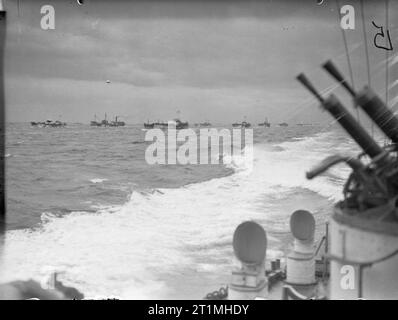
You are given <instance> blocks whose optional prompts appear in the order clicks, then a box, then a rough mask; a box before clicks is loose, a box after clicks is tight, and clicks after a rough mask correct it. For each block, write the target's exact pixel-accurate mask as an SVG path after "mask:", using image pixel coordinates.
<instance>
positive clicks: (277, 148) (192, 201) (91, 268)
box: [1, 123, 358, 299]
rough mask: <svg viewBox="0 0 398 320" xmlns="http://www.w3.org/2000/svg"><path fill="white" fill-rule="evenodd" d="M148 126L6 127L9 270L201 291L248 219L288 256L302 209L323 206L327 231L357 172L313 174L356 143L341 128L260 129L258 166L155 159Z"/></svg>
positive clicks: (182, 293) (164, 290) (211, 285)
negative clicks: (151, 160) (292, 219)
mask: <svg viewBox="0 0 398 320" xmlns="http://www.w3.org/2000/svg"><path fill="white" fill-rule="evenodd" d="M144 135H145V131H144V130H142V128H141V126H126V127H120V128H92V127H89V126H87V125H79V124H74V125H69V126H68V127H66V128H32V127H30V126H29V125H28V124H22V123H20V124H10V125H9V126H7V136H6V154H7V155H6V156H7V158H6V159H7V162H6V183H7V186H6V187H7V214H8V221H7V228H8V231H7V234H6V245H5V248H4V254H3V263H2V267H1V268H2V272H1V277H2V279H3V280H10V279H28V278H33V279H37V280H39V281H41V280H42V279H43V277H45V276H46V272H48V270H57V271H58V272H61V276H60V278H61V280H62V281H63V282H64V283H65V284H66V285H68V286H74V287H76V288H77V289H79V290H81V291H82V292H83V293H85V295H86V296H87V297H99V296H101V297H111V296H112V297H120V298H132V299H145V298H152V299H174V298H175V299H181V298H184V299H195V298H199V299H200V298H202V297H203V296H204V295H205V294H206V293H207V292H209V291H213V290H215V289H217V288H219V287H220V286H221V285H223V284H226V283H227V282H228V281H229V278H230V274H231V270H232V266H233V264H234V263H235V262H234V260H233V250H232V246H231V243H232V235H233V232H234V229H235V228H236V226H237V225H238V224H239V223H241V222H243V221H245V220H255V221H257V222H258V223H260V224H261V225H262V226H263V227H264V228H265V230H266V231H267V236H268V251H267V256H268V257H277V256H283V254H284V250H285V248H286V247H287V245H288V244H289V242H290V241H291V236H290V234H289V232H288V231H289V216H290V214H291V213H292V212H293V211H295V210H297V209H307V210H310V211H311V212H312V213H313V214H314V215H315V218H316V221H317V227H318V235H320V234H321V233H322V232H323V230H324V229H323V228H324V222H325V220H326V219H327V217H328V215H329V214H330V212H331V206H332V204H333V202H335V201H336V200H338V199H340V198H341V192H342V185H343V183H344V180H345V178H346V177H347V176H348V174H349V170H348V168H346V167H344V166H339V167H336V168H334V169H333V170H331V171H330V172H328V173H327V174H325V175H324V176H322V177H319V178H317V179H315V180H311V181H309V180H307V179H306V178H305V171H306V170H308V169H310V168H311V167H312V166H313V165H315V164H316V163H317V162H319V161H321V160H322V159H323V158H325V157H326V156H328V155H331V154H335V153H343V154H344V153H346V154H347V153H348V154H355V153H356V152H357V151H358V148H357V147H356V146H355V145H354V144H353V143H352V141H351V140H350V139H349V138H348V137H347V136H346V135H345V134H344V133H342V132H341V131H339V130H337V129H334V128H322V127H311V126H303V127H301V126H289V127H287V128H281V127H273V128H269V129H268V128H254V150H253V152H254V163H253V167H252V168H248V167H247V166H246V165H245V163H242V162H239V161H235V162H233V163H232V164H231V165H227V166H225V165H185V166H183V165H148V164H147V163H146V162H145V159H144V154H145V149H146V147H147V146H148V144H149V143H148V142H145V141H144Z"/></svg>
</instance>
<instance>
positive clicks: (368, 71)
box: [360, 0, 374, 137]
mask: <svg viewBox="0 0 398 320" xmlns="http://www.w3.org/2000/svg"><path fill="white" fill-rule="evenodd" d="M360 4H361V20H362V31H363V41H364V45H365V55H366V70H367V74H368V86H369V87H372V83H371V77H370V62H369V50H368V38H367V36H366V26H365V10H364V5H363V0H360ZM371 130H372V137H374V123H373V122H372V125H371Z"/></svg>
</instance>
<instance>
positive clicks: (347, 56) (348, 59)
mask: <svg viewBox="0 0 398 320" xmlns="http://www.w3.org/2000/svg"><path fill="white" fill-rule="evenodd" d="M336 6H337V16H338V21H339V24H340V19H341V15H340V2H339V0H336ZM340 28H341V33H342V35H343V41H344V48H345V53H346V58H347V64H348V70H349V73H350V80H351V86H352V88H353V89H354V90H355V84H354V74H353V71H352V65H351V59H350V53H349V50H348V44H347V37H346V34H345V31H344V29H343V28H342V27H341V26H340ZM354 107H355V106H354ZM355 110H356V112H357V120H358V122H360V118H359V110H358V108H355Z"/></svg>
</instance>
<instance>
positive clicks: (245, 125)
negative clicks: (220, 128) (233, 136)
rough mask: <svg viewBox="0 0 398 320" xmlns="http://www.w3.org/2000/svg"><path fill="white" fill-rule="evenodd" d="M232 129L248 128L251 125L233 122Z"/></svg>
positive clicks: (244, 122)
mask: <svg viewBox="0 0 398 320" xmlns="http://www.w3.org/2000/svg"><path fill="white" fill-rule="evenodd" d="M232 126H233V127H234V128H250V127H251V126H252V125H251V124H250V123H249V122H246V121H243V122H235V123H233V124H232Z"/></svg>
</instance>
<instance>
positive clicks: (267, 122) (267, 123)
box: [258, 118, 271, 128]
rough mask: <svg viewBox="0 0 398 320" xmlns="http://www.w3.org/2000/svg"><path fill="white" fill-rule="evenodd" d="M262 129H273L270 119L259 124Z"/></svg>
mask: <svg viewBox="0 0 398 320" xmlns="http://www.w3.org/2000/svg"><path fill="white" fill-rule="evenodd" d="M258 125H259V126H260V127H266V128H269V127H271V123H269V121H268V118H265V120H264V122H261V123H259V124H258Z"/></svg>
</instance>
